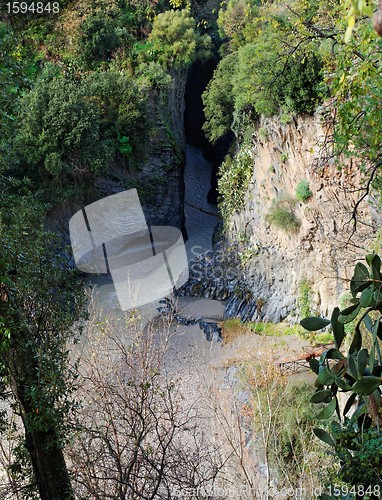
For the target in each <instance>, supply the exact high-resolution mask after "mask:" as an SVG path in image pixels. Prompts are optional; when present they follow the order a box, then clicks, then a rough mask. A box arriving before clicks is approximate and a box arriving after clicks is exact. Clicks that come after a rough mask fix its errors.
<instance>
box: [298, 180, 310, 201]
mask: <svg viewBox="0 0 382 500" xmlns="http://www.w3.org/2000/svg"><path fill="white" fill-rule="evenodd" d="M312 195H313V193H312V191H311V190H310V187H309V182H308V181H307V180H303V181H300V182H299V183H298V184H297V186H296V198H297V199H298V201H307V200H309V198H310V197H311V196H312Z"/></svg>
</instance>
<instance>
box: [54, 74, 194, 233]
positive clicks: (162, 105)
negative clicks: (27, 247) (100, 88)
mask: <svg viewBox="0 0 382 500" xmlns="http://www.w3.org/2000/svg"><path fill="white" fill-rule="evenodd" d="M186 77H187V72H186V70H179V71H177V72H175V71H174V73H173V75H172V78H173V81H172V84H171V85H170V87H169V89H168V92H163V93H160V92H159V91H151V94H150V96H149V99H148V103H147V106H148V115H149V118H150V121H151V126H150V128H149V129H148V131H147V142H146V144H145V155H144V157H142V162H141V164H140V165H137V167H136V168H135V169H134V170H133V171H131V172H130V171H129V170H128V169H127V168H126V166H124V165H117V164H114V165H110V167H109V169H108V172H107V174H104V175H101V176H99V177H98V178H97V179H96V180H95V182H93V186H91V187H89V191H91V190H92V188H93V194H92V195H91V197H90V198H89V199H88V200H86V202H85V201H84V200H70V201H69V200H64V201H62V203H60V204H59V205H57V206H56V207H55V208H54V209H53V210H52V213H51V214H50V217H49V221H48V224H49V227H51V228H52V229H55V230H58V231H60V232H61V233H63V234H64V235H66V236H68V221H69V219H70V217H71V216H72V215H73V214H74V213H75V212H76V211H78V210H79V209H80V208H82V205H83V204H85V205H86V204H89V203H91V202H93V201H96V200H98V199H100V198H103V197H106V196H109V195H112V194H115V193H119V192H121V191H124V190H126V189H131V188H136V189H137V191H138V194H139V197H140V201H141V203H142V206H143V210H144V212H145V217H146V220H147V222H148V223H150V224H151V225H159V226H160V225H171V226H174V227H178V228H180V229H182V231H184V178H183V173H184V167H185V151H186V139H185V133H184V119H183V115H184V107H185V99H184V98H185V84H186Z"/></svg>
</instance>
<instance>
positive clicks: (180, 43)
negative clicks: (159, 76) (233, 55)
mask: <svg viewBox="0 0 382 500" xmlns="http://www.w3.org/2000/svg"><path fill="white" fill-rule="evenodd" d="M149 42H150V43H152V44H153V50H154V53H155V54H156V56H157V58H158V61H159V62H160V63H161V64H164V65H166V66H168V67H178V68H179V67H182V66H187V65H189V64H191V63H192V62H193V61H194V60H195V59H197V58H203V57H206V56H209V55H210V45H211V39H210V37H209V36H208V35H201V34H200V33H198V32H197V31H196V22H195V20H194V18H193V17H191V15H190V12H189V10H187V9H183V10H169V11H166V12H163V13H161V14H158V16H157V17H156V18H155V19H154V23H153V29H152V32H151V34H150V36H149Z"/></svg>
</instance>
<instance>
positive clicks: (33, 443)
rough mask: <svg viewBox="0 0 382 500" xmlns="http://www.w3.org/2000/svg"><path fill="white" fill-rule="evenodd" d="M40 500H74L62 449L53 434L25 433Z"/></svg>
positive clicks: (41, 432)
mask: <svg viewBox="0 0 382 500" xmlns="http://www.w3.org/2000/svg"><path fill="white" fill-rule="evenodd" d="M25 441H26V447H27V449H28V451H29V454H30V456H31V460H32V465H33V471H34V473H35V476H36V482H37V484H38V490H39V493H40V497H41V500H72V499H73V500H74V495H73V490H72V487H71V484H70V479H69V474H68V470H67V468H66V463H65V459H64V454H63V452H62V449H61V448H59V447H58V445H57V440H56V438H55V436H54V433H53V432H46V431H32V432H28V431H26V432H25Z"/></svg>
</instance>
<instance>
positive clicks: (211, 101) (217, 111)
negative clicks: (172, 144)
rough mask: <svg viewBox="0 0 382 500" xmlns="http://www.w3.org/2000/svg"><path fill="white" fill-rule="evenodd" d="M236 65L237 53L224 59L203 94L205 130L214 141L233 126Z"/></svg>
mask: <svg viewBox="0 0 382 500" xmlns="http://www.w3.org/2000/svg"><path fill="white" fill-rule="evenodd" d="M235 66H236V56H235V55H229V56H227V57H225V58H224V59H222V60H221V61H220V63H219V65H218V67H217V68H216V70H215V72H214V76H213V78H212V79H211V80H210V82H209V84H208V86H207V89H206V90H205V92H204V93H203V96H202V99H203V104H204V115H205V118H206V121H205V123H204V125H203V130H204V132H205V133H206V135H207V137H208V139H209V140H210V141H211V142H213V143H214V142H216V141H217V140H218V139H219V138H220V137H222V136H223V135H224V134H226V133H227V132H228V131H229V130H231V127H232V121H233V111H234V107H235V106H234V98H233V93H232V89H233V86H232V85H233V84H232V75H233V73H234V71H235Z"/></svg>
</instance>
